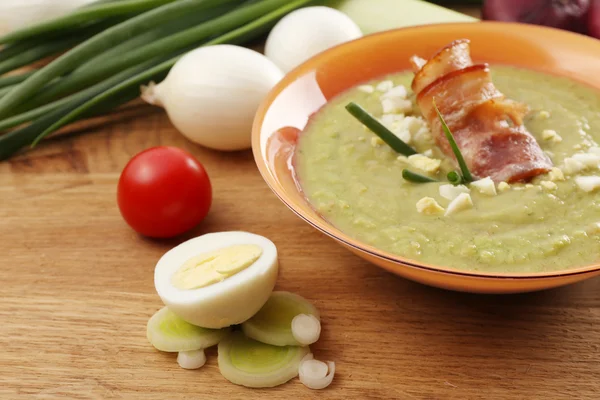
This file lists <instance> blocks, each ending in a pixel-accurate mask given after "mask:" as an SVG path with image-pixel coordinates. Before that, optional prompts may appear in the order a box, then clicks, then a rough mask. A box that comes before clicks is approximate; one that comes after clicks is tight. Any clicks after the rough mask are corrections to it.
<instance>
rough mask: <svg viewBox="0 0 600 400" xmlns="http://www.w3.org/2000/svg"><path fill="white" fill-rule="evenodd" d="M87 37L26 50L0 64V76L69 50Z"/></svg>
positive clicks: (62, 40) (44, 44) (45, 44)
mask: <svg viewBox="0 0 600 400" xmlns="http://www.w3.org/2000/svg"><path fill="white" fill-rule="evenodd" d="M85 39H86V38H85V37H82V38H80V37H77V36H76V37H71V38H66V39H60V40H55V41H53V42H50V43H43V44H40V45H38V46H36V47H33V48H31V49H28V50H25V51H23V52H22V53H20V54H18V55H16V56H14V57H12V58H9V59H8V60H5V61H2V62H0V75H2V74H5V73H7V72H10V71H13V70H15V69H17V68H20V67H23V66H25V65H29V64H31V63H32V62H34V61H39V60H42V59H44V58H46V57H49V56H51V55H54V54H57V53H60V52H61V51H64V50H67V49H69V48H71V47H73V46H74V45H76V44H77V43H81V42H82V41H84V40H85Z"/></svg>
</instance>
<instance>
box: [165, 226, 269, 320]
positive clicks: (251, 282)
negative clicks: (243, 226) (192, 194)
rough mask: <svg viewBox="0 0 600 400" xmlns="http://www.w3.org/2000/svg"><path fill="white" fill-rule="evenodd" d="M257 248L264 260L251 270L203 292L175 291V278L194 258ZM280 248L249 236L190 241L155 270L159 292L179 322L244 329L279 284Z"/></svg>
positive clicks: (238, 234)
mask: <svg viewBox="0 0 600 400" xmlns="http://www.w3.org/2000/svg"><path fill="white" fill-rule="evenodd" d="M243 244H248V245H257V246H259V247H261V248H262V254H261V256H260V257H259V258H258V260H256V261H255V262H254V263H253V264H252V265H250V266H249V267H248V268H246V269H244V270H242V271H240V272H238V273H237V274H235V275H233V276H231V277H229V278H226V279H225V280H223V281H222V282H218V283H215V284H212V285H209V286H206V287H203V288H199V289H192V290H181V289H178V288H176V287H175V286H173V284H172V283H171V279H172V276H173V274H174V273H176V272H177V270H178V269H179V268H181V266H182V265H183V264H184V263H185V262H186V261H187V260H189V259H190V258H192V257H194V256H197V255H199V254H203V253H207V252H210V251H214V250H218V249H222V248H226V247H230V246H235V245H243ZM278 270H279V263H278V258H277V248H276V247H275V244H273V242H271V241H270V240H269V239H267V238H265V237H263V236H260V235H255V234H253V233H248V232H219V233H209V234H206V235H202V236H199V237H196V238H193V239H190V240H188V241H186V242H184V243H182V244H180V245H179V246H177V247H174V248H173V249H171V250H169V251H168V252H167V253H165V254H164V255H163V256H162V257H161V259H160V260H159V261H158V263H157V264H156V268H155V270H154V286H155V288H156V291H157V293H158V295H159V296H160V298H161V299H162V301H163V303H164V304H165V305H166V306H167V307H169V309H170V310H171V311H172V312H174V313H175V314H177V315H178V316H179V317H181V318H182V319H184V320H185V321H187V322H189V323H190V324H194V325H197V326H201V327H204V328H213V329H218V328H224V327H227V326H230V325H236V324H241V323H242V322H244V321H246V320H248V319H249V318H250V317H252V316H253V315H254V314H256V313H257V312H258V310H260V308H261V307H262V306H263V305H264V304H265V303H266V302H267V300H268V299H269V296H270V295H271V292H272V291H273V288H274V287H275V281H276V280H277V274H278Z"/></svg>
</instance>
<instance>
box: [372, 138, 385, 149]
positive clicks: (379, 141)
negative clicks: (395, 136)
mask: <svg viewBox="0 0 600 400" xmlns="http://www.w3.org/2000/svg"><path fill="white" fill-rule="evenodd" d="M384 143H385V142H384V141H383V139H381V138H380V137H379V136H373V137H372V138H371V146H373V147H379V146H381V145H382V144H384Z"/></svg>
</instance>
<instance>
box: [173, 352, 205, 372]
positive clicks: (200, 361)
mask: <svg viewBox="0 0 600 400" xmlns="http://www.w3.org/2000/svg"><path fill="white" fill-rule="evenodd" d="M177 363H178V364H179V366H180V367H181V368H184V369H198V368H201V367H202V366H204V364H206V355H205V354H204V350H194V351H181V352H179V354H177Z"/></svg>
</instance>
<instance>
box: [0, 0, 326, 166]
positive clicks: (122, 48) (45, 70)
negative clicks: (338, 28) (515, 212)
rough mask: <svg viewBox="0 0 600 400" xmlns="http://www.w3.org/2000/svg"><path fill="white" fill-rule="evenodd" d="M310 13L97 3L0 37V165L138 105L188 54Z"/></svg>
mask: <svg viewBox="0 0 600 400" xmlns="http://www.w3.org/2000/svg"><path fill="white" fill-rule="evenodd" d="M311 3H315V1H314V0H120V1H106V0H104V1H102V0H100V1H96V2H92V3H91V4H88V5H86V6H84V7H80V8H78V9H76V10H74V11H73V12H72V13H70V14H67V15H64V16H62V17H59V18H56V19H52V20H47V21H44V22H41V23H39V24H35V25H31V26H27V27H26V28H23V29H20V30H16V31H13V32H10V33H8V34H7V35H5V36H2V37H0V44H3V45H4V47H3V48H2V49H1V50H0V74H2V73H9V72H11V74H10V75H7V76H0V130H1V131H2V132H0V160H3V159H6V158H8V157H10V156H12V155H13V154H14V153H16V152H17V151H19V150H20V149H22V148H24V147H26V146H29V145H35V143H37V142H38V141H39V140H41V139H43V138H44V137H46V136H47V135H49V134H51V133H54V132H55V131H57V130H58V129H60V128H62V127H64V126H65V125H68V124H70V123H72V122H75V121H78V120H81V119H84V118H88V117H91V116H95V115H99V114H101V113H105V112H108V111H110V110H112V109H114V108H117V107H119V106H121V105H123V104H125V103H127V102H129V101H131V100H134V99H136V98H138V97H139V95H140V86H141V85H145V84H148V83H149V82H150V81H160V80H162V79H164V78H165V77H166V76H167V75H168V73H169V71H170V69H171V67H173V65H175V63H176V62H177V61H178V60H179V59H180V58H181V57H182V56H183V55H184V54H186V53H187V52H189V51H190V50H193V49H195V48H197V47H201V46H209V45H216V44H237V45H239V44H245V43H248V42H250V41H252V40H255V39H257V38H259V37H261V36H262V35H264V34H266V33H267V32H268V31H269V30H270V29H271V28H272V27H273V26H274V25H275V24H276V23H277V22H278V21H279V20H280V19H281V18H283V17H284V16H285V15H287V14H288V13H290V12H291V11H294V10H295V9H298V8H301V7H305V6H308V5H311ZM48 57H54V60H52V61H50V62H49V63H47V64H46V65H43V66H41V67H40V66H39V65H38V64H35V65H34V66H35V67H39V68H38V69H33V70H27V71H25V72H23V71H18V72H17V71H16V70H17V69H19V68H20V67H23V66H28V65H30V64H33V63H37V62H38V61H40V60H44V59H46V58H48ZM13 71H15V72H16V73H14V74H13V73H12V72H13ZM11 129H12V130H11Z"/></svg>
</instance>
